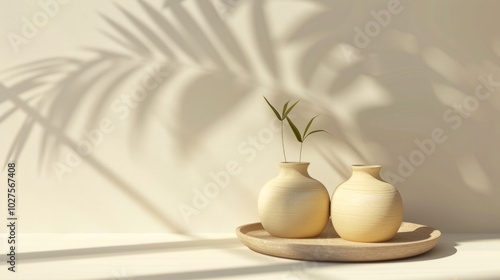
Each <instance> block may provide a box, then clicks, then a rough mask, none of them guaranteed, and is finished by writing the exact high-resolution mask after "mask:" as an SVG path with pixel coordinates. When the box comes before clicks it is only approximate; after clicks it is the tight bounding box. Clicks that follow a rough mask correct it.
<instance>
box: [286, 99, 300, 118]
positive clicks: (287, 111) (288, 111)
mask: <svg viewBox="0 0 500 280" xmlns="http://www.w3.org/2000/svg"><path fill="white" fill-rule="evenodd" d="M299 101H300V100H297V102H295V103H293V105H292V106H290V108H288V110H286V112H285V114H284V115H283V119H285V118H286V117H288V114H289V113H290V112H291V111H292V109H293V107H295V105H297V103H299Z"/></svg>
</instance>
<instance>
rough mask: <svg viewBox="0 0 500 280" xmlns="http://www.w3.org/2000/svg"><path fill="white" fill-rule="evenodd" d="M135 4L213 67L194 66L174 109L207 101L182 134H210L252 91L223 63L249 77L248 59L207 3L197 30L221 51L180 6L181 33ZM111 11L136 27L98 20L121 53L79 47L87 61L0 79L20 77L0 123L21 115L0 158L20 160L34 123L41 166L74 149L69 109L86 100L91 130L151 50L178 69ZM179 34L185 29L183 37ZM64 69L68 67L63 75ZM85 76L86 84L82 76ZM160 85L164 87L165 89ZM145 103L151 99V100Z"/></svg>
mask: <svg viewBox="0 0 500 280" xmlns="http://www.w3.org/2000/svg"><path fill="white" fill-rule="evenodd" d="M259 3H261V2H259ZM139 4H140V7H142V9H143V10H144V12H145V13H146V14H148V15H151V17H152V19H153V23H154V24H156V25H157V26H158V27H160V28H161V29H162V30H163V31H164V34H165V35H166V36H167V37H169V39H170V40H171V41H172V42H174V44H177V45H178V47H179V49H181V50H182V51H183V53H184V54H185V55H187V56H188V58H189V59H191V60H192V61H195V62H198V61H200V62H201V61H202V59H204V60H205V61H210V62H211V63H213V65H214V66H215V69H214V70H210V71H209V72H208V73H206V69H205V67H203V66H201V65H200V71H202V72H203V71H205V74H203V75H199V76H198V77H199V78H198V79H197V80H194V81H192V83H191V85H190V86H189V87H187V89H186V91H185V92H184V94H183V95H182V98H183V101H182V102H181V103H182V106H183V108H184V109H185V110H180V112H182V113H181V115H180V117H181V118H186V117H187V115H186V113H185V112H191V113H194V112H193V111H190V110H192V108H195V107H193V105H196V104H197V103H198V101H199V99H203V100H205V101H207V102H212V103H210V104H212V105H214V108H215V110H214V108H211V109H210V108H209V109H208V111H207V110H205V111H204V112H205V113H206V115H207V118H203V119H202V120H201V122H199V121H200V120H199V119H198V120H192V119H190V120H188V121H187V122H186V123H187V124H188V125H187V126H186V129H185V130H184V133H185V135H187V136H189V137H190V136H191V135H192V132H194V131H197V133H198V134H203V133H204V132H207V131H209V128H210V127H211V126H212V125H213V124H215V123H216V121H217V120H220V119H222V118H223V117H224V116H225V115H226V114H228V112H230V110H229V109H230V108H234V107H236V105H237V104H239V103H241V102H242V101H243V99H244V98H245V96H247V95H248V93H249V92H251V90H252V87H250V86H247V85H242V84H240V83H239V82H236V79H237V78H238V74H237V73H236V72H234V71H233V70H232V69H230V68H229V66H228V63H227V62H226V60H228V59H233V60H234V61H236V62H237V64H238V65H239V66H240V67H241V68H242V69H244V70H246V71H247V74H248V75H249V76H251V74H252V73H251V66H250V64H249V59H248V58H247V57H246V55H245V52H244V51H243V50H242V49H241V47H240V43H239V42H238V40H237V39H236V37H235V36H234V35H233V34H232V33H231V31H230V30H229V29H228V28H227V27H226V26H225V25H224V23H223V22H221V21H220V18H216V13H215V12H214V8H213V7H212V8H210V7H209V6H207V5H208V4H207V3H197V4H198V5H199V7H200V8H201V9H202V10H203V13H202V14H203V17H204V19H205V20H206V23H207V24H206V25H205V26H204V27H205V28H211V29H213V30H215V32H214V34H216V36H217V38H218V40H219V41H221V42H222V44H223V46H224V47H225V49H226V50H227V51H228V52H227V53H224V52H222V51H219V50H217V48H216V47H215V45H214V44H213V42H212V41H211V38H209V37H208V36H207V35H206V34H205V32H204V31H203V28H201V26H200V24H199V23H198V22H197V21H196V20H194V18H193V17H192V16H191V15H190V14H189V12H187V11H186V10H185V9H184V8H183V7H182V6H180V5H178V4H176V3H173V4H171V5H169V9H170V10H171V12H172V15H173V16H174V18H176V19H177V20H178V21H179V22H180V24H181V29H182V31H180V30H179V29H178V27H175V26H173V25H172V24H170V23H169V21H168V20H167V19H166V17H164V16H163V15H162V13H161V12H159V11H157V9H155V8H154V7H153V6H152V5H151V4H148V3H146V2H145V1H140V2H139ZM118 9H119V10H120V11H121V12H122V13H123V14H124V15H125V17H126V18H127V20H128V21H129V23H130V24H131V25H132V26H134V27H135V29H134V31H131V30H128V29H125V28H123V27H122V26H121V25H120V24H119V23H118V22H116V21H115V20H114V19H111V18H108V17H106V16H105V15H101V16H102V19H103V20H104V21H105V22H106V23H107V24H108V26H110V27H111V30H112V32H111V31H104V34H107V36H108V38H109V39H110V40H111V41H114V42H115V43H118V44H119V45H121V46H122V47H123V48H124V49H125V51H126V52H119V51H116V50H109V49H102V48H97V49H96V48H86V51H88V52H89V53H90V54H92V55H93V58H91V59H75V58H71V57H70V58H68V57H53V58H49V59H43V60H38V61H32V62H30V63H26V64H23V65H18V66H15V67H12V68H9V69H7V71H5V72H4V73H6V74H8V73H10V75H11V76H10V77H9V79H10V78H20V77H21V75H23V76H22V77H23V79H22V80H21V81H19V82H17V83H16V84H15V85H14V86H12V87H11V88H10V89H6V92H7V94H6V95H5V96H3V94H2V96H0V103H3V102H5V101H10V102H12V103H13V104H14V106H15V107H14V108H13V109H11V110H9V111H8V112H6V113H5V114H4V115H2V116H1V118H2V119H7V118H8V117H9V116H12V115H13V113H14V112H15V111H17V110H21V111H23V112H24V113H25V114H26V115H27V118H26V120H25V122H24V123H23V124H22V125H21V128H20V129H19V130H18V131H17V134H16V137H15V139H16V140H15V141H14V142H13V143H12V145H11V147H10V150H9V153H8V158H7V160H9V159H11V158H10V157H14V159H17V158H19V157H20V155H21V154H22V152H23V150H24V147H25V146H26V143H27V142H28V140H29V138H30V132H31V131H32V130H33V127H34V126H35V125H38V126H41V127H42V128H43V133H44V134H43V137H42V139H41V147H40V150H39V160H40V162H43V161H45V162H47V163H48V162H49V160H50V159H49V157H48V156H49V155H50V154H52V155H53V154H54V153H49V151H55V152H57V151H58V150H60V148H61V147H62V146H66V147H68V148H70V149H71V150H73V151H77V143H76V142H75V141H74V140H72V139H71V138H70V137H69V136H68V135H67V134H66V131H67V130H68V127H69V126H70V124H71V123H72V122H73V120H74V118H75V116H76V112H77V111H78V110H79V109H80V107H81V106H82V105H81V104H83V100H90V101H92V102H93V103H94V104H95V107H94V108H95V110H94V112H93V114H92V115H91V116H90V117H89V118H88V122H87V123H88V124H89V125H90V124H92V123H93V122H96V121H98V120H99V117H98V116H99V115H100V114H101V113H102V112H103V111H104V110H105V108H104V106H105V104H106V103H107V102H108V101H109V100H110V98H112V96H113V95H112V93H113V92H114V91H116V90H117V85H118V84H119V83H120V82H122V81H125V80H127V77H130V76H131V75H133V74H134V70H133V69H134V68H135V67H136V66H137V65H138V64H137V63H139V64H140V62H137V58H141V59H146V60H148V59H150V58H151V56H152V54H153V53H155V51H160V53H161V54H162V56H164V59H165V61H167V62H166V63H172V65H176V67H173V68H172V71H173V72H174V74H175V73H177V72H179V73H180V72H182V71H183V70H184V69H185V67H184V66H183V65H182V63H180V62H179V61H178V59H177V55H176V54H175V53H174V52H173V50H172V49H170V48H169V46H168V44H167V42H165V41H163V39H161V38H160V37H159V36H157V35H156V33H155V32H154V31H152V29H151V27H150V26H148V25H147V24H145V23H142V22H141V21H139V20H138V18H137V17H135V16H134V15H133V14H132V13H130V12H128V11H127V10H126V9H123V8H121V7H118ZM259 11H260V10H259ZM257 15H258V16H259V17H261V16H263V14H257ZM260 19H262V18H260ZM262 22H264V21H262ZM259 24H261V23H259ZM264 27H265V26H264V25H262V24H261V25H260V29H259V30H261V31H262V28H264ZM185 31H187V33H186V32H185ZM134 32H140V34H141V35H142V36H143V37H145V38H146V39H147V40H148V41H149V42H150V43H152V47H151V46H150V45H149V44H146V43H144V40H142V39H141V36H139V35H137V34H135V33H134ZM183 34H184V35H183ZM266 34H267V33H266ZM264 39H266V42H264V43H262V42H259V46H260V47H261V49H263V52H264V56H265V59H264V61H269V60H270V61H272V62H273V64H272V65H274V63H275V61H276V59H275V58H274V56H272V55H271V52H270V50H271V49H272V42H271V41H270V39H269V38H264ZM191 46H197V47H191ZM228 56H229V57H228ZM123 63H129V66H128V67H129V68H126V69H125V70H123V69H121V70H119V71H121V72H116V71H115V70H114V66H115V65H123ZM272 65H271V66H270V67H271V68H273V67H274V68H276V67H275V66H272ZM66 67H70V68H72V69H71V70H66ZM54 72H55V73H57V74H59V75H61V76H62V77H60V78H59V79H57V80H56V81H54V82H49V83H47V82H44V79H45V78H50V77H51V75H52V74H53V73H54ZM107 72H113V73H114V74H115V75H114V77H113V79H109V75H107V74H106V73H107ZM272 72H274V73H277V70H276V69H274V70H272ZM85 76H86V77H87V79H84V78H83V77H85ZM172 77H173V78H175V75H172ZM214 79H215V80H218V82H217V83H216V84H215V85H214V83H213V80H214ZM233 81H234V82H233ZM98 82H102V83H107V86H104V87H102V89H101V90H99V91H97V90H91V89H92V85H94V84H96V83H98ZM225 82H229V86H227V85H225ZM162 86H163V87H164V85H162ZM208 86H212V88H211V90H209V91H208V92H207V91H206V89H207V87H208ZM228 87H229V88H230V89H232V90H234V92H235V93H234V94H231V95H221V92H231V91H230V90H229V91H228V90H227V89H228ZM158 88H160V87H158ZM34 89H43V91H44V93H43V94H42V96H41V97H39V98H41V99H43V101H42V102H40V103H39V106H38V107H37V108H33V107H32V106H30V105H29V104H28V103H27V101H28V100H29V98H23V97H22V96H23V95H24V93H26V92H29V91H31V90H34ZM157 90H158V89H156V91H157ZM2 91H3V90H2ZM154 93H155V92H154V91H153V92H151V93H150V94H151V95H155V94H154ZM214 94H215V95H214ZM217 94H218V95H217ZM218 98H225V99H226V100H227V101H228V102H227V103H216V102H214V101H215V100H216V99H218ZM151 100H154V99H153V98H152V99H151ZM153 103H154V102H152V101H150V100H148V101H147V102H144V104H141V105H142V107H141V109H140V111H139V116H141V117H144V115H145V113H146V112H147V111H148V110H147V108H148V107H149V106H151V104H153ZM42 111H46V112H48V114H47V116H45V115H44V114H42V113H41V112H42ZM186 131H187V132H186ZM200 138H202V137H200ZM184 140H185V138H183V137H181V139H179V145H181V146H182V145H189V144H192V142H189V141H184ZM86 159H87V162H88V164H89V165H90V166H92V167H93V168H94V169H95V170H96V171H97V172H99V173H100V174H101V175H102V176H103V177H105V178H107V179H108V180H109V181H110V182H112V183H113V185H115V186H117V187H118V188H119V189H120V190H121V191H122V192H123V193H125V194H126V195H127V196H129V197H130V198H131V199H132V200H133V201H135V202H136V203H137V204H138V205H141V207H143V208H144V209H145V210H146V211H148V212H149V213H150V214H151V215H152V216H153V217H156V218H157V219H158V220H160V221H161V222H162V223H163V224H164V225H167V226H171V227H174V229H175V230H177V231H178V232H181V231H183V227H182V226H180V225H178V224H176V223H174V222H173V221H172V220H171V219H170V218H168V217H167V216H166V215H165V214H164V213H162V211H161V210H160V209H159V208H158V207H156V206H154V205H153V204H152V203H151V202H150V201H149V200H148V199H147V198H146V197H145V196H143V195H142V194H141V193H139V192H138V191H136V190H135V189H134V188H133V186H130V185H129V184H128V183H127V182H126V181H125V180H124V179H122V178H121V176H119V175H117V174H115V173H114V172H113V171H112V170H111V169H110V168H108V167H107V166H106V165H105V164H104V163H103V162H101V161H99V160H98V159H96V158H95V157H93V156H88V157H87V158H86Z"/></svg>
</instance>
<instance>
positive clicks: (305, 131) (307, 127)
mask: <svg viewBox="0 0 500 280" xmlns="http://www.w3.org/2000/svg"><path fill="white" fill-rule="evenodd" d="M318 116H319V115H317V116H315V117H314V118H312V119H311V120H310V121H309V123H308V124H307V126H306V129H305V130H304V134H302V135H304V137H305V136H306V134H307V131H308V130H309V127H310V126H311V124H312V122H313V121H314V119H315V118H317V117H318Z"/></svg>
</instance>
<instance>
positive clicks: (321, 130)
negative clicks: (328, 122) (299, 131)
mask: <svg viewBox="0 0 500 280" xmlns="http://www.w3.org/2000/svg"><path fill="white" fill-rule="evenodd" d="M318 132H326V133H327V134H330V133H328V131H326V130H323V129H319V130H313V131H311V132H309V133H308V134H307V135H306V136H305V137H304V140H306V138H307V137H308V136H309V135H311V134H314V133H318Z"/></svg>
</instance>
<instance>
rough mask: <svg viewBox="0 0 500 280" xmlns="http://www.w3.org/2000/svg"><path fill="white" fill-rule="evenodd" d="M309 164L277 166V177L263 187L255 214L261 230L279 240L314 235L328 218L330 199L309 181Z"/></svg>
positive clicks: (319, 185)
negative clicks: (279, 238)
mask: <svg viewBox="0 0 500 280" xmlns="http://www.w3.org/2000/svg"><path fill="white" fill-rule="evenodd" d="M308 166H309V163H294V162H282V163H280V169H281V170H280V174H279V175H278V177H276V178H274V179H272V180H271V181H269V182H268V183H266V184H265V185H264V187H263V188H262V190H261V191H260V194H259V199H258V212H259V217H260V221H261V223H262V226H263V227H264V229H265V230H266V231H267V232H268V233H269V234H271V235H273V236H276V237H282V238H308V237H316V236H318V235H319V234H320V233H321V232H322V231H323V230H324V229H325V227H326V224H327V223H328V218H329V214H330V213H329V212H330V211H329V210H330V209H329V208H330V196H329V194H328V191H327V190H326V188H325V186H324V185H323V184H322V183H320V182H319V181H317V180H315V179H313V178H311V176H309V174H308V172H307V168H308Z"/></svg>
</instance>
